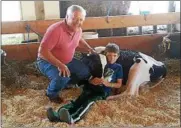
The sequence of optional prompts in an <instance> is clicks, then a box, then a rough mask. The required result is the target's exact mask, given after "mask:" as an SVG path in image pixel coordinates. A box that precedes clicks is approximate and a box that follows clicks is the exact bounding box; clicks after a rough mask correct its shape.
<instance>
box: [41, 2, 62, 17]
mask: <svg viewBox="0 0 181 128" xmlns="http://www.w3.org/2000/svg"><path fill="white" fill-rule="evenodd" d="M44 10H45V19H59V18H60V9H59V1H44Z"/></svg>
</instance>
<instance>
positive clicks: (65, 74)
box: [58, 64, 70, 77]
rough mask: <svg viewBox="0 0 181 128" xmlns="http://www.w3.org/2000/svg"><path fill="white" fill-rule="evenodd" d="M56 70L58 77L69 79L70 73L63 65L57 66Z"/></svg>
mask: <svg viewBox="0 0 181 128" xmlns="http://www.w3.org/2000/svg"><path fill="white" fill-rule="evenodd" d="M58 70H59V71H60V73H59V75H60V76H63V77H70V71H69V69H68V67H67V66H66V65H65V64H60V65H59V66H58Z"/></svg>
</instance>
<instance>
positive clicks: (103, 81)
mask: <svg viewBox="0 0 181 128" xmlns="http://www.w3.org/2000/svg"><path fill="white" fill-rule="evenodd" d="M102 83H103V84H104V85H105V86H106V87H109V81H107V80H105V79H102Z"/></svg>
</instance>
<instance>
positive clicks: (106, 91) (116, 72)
mask: <svg viewBox="0 0 181 128" xmlns="http://www.w3.org/2000/svg"><path fill="white" fill-rule="evenodd" d="M105 55H106V57H107V62H108V64H107V65H106V67H105V69H107V70H112V71H113V74H112V78H111V80H110V81H109V80H107V79H103V78H97V77H96V78H93V79H90V80H89V82H88V83H87V84H86V85H85V86H84V87H83V92H82V93H81V95H80V96H79V97H78V98H77V99H76V100H75V101H71V103H68V104H66V105H64V106H62V107H60V108H59V110H58V111H57V112H54V111H53V110H52V108H49V109H48V110H47V116H48V119H49V120H50V121H54V122H56V121H57V122H58V121H60V122H67V123H69V124H71V123H75V122H77V121H79V120H80V119H81V118H82V117H83V115H84V114H85V113H86V112H87V111H88V109H89V108H90V106H91V105H92V104H93V103H94V102H95V101H97V100H105V99H106V98H107V97H108V96H109V95H110V93H111V89H112V88H120V87H121V85H122V78H123V72H122V66H121V65H120V64H117V63H115V62H116V60H117V59H118V57H119V46H118V45H116V44H114V43H109V44H108V45H107V46H106V49H105Z"/></svg>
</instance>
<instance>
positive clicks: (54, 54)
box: [37, 5, 93, 103]
mask: <svg viewBox="0 0 181 128" xmlns="http://www.w3.org/2000/svg"><path fill="white" fill-rule="evenodd" d="M85 16H86V11H85V10H84V9H83V8H82V7H81V6H78V5H72V6H70V7H69V8H68V9H67V13H66V17H65V20H64V21H61V22H57V23H55V24H53V25H51V26H50V27H49V28H48V29H47V31H46V33H45V35H44V37H43V39H42V41H41V44H40V47H39V50H38V58H37V65H38V68H39V70H40V71H41V73H42V74H43V75H45V76H46V77H48V78H49V79H50V83H49V86H48V88H47V91H46V96H48V97H49V99H50V101H52V102H56V103H61V102H62V99H61V98H60V97H59V91H60V90H61V89H63V88H64V87H66V85H67V83H68V82H69V81H70V79H71V76H72V74H76V77H78V78H79V79H86V78H88V77H89V71H88V69H87V68H86V67H85V66H84V65H83V64H82V63H81V62H80V61H78V60H76V59H73V56H74V52H75V49H76V48H77V47H78V46H82V48H85V49H87V50H88V51H89V52H93V49H92V48H91V47H90V46H89V45H88V44H87V43H86V41H85V40H84V39H82V29H81V26H82V24H83V21H84V20H85ZM80 68H81V69H82V70H80Z"/></svg>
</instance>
